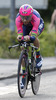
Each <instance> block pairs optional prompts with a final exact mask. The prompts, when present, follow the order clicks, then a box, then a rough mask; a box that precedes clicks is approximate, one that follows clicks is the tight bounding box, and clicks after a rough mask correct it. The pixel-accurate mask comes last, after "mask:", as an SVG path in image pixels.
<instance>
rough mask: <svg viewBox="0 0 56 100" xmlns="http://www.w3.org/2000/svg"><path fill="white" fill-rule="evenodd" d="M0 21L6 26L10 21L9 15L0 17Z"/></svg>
mask: <svg viewBox="0 0 56 100" xmlns="http://www.w3.org/2000/svg"><path fill="white" fill-rule="evenodd" d="M0 21H2V23H3V24H8V23H9V22H10V21H9V15H7V16H1V15H0Z"/></svg>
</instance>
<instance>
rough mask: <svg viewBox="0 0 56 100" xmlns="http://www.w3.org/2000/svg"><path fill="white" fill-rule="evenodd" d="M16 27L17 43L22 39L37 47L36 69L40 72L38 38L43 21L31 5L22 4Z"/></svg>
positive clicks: (40, 62)
mask: <svg viewBox="0 0 56 100" xmlns="http://www.w3.org/2000/svg"><path fill="white" fill-rule="evenodd" d="M16 27H17V31H18V36H17V40H18V41H21V39H20V38H23V37H24V39H25V41H31V42H33V44H34V46H36V47H38V50H37V51H36V68H37V69H38V70H40V68H41V66H42V59H41V55H40V43H39V40H38V36H39V35H40V34H41V33H42V31H43V29H44V21H43V19H42V18H41V16H40V14H39V12H38V11H36V10H35V9H33V8H32V6H31V5H29V4H24V5H22V6H21V7H20V9H19V13H18V14H17V16H16Z"/></svg>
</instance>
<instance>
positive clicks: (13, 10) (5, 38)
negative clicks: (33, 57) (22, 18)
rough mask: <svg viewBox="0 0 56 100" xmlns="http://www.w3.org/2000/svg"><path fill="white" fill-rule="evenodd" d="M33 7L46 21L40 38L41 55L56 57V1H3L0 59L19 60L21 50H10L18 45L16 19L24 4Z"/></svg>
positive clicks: (0, 17) (1, 2)
mask: <svg viewBox="0 0 56 100" xmlns="http://www.w3.org/2000/svg"><path fill="white" fill-rule="evenodd" d="M25 3H28V4H30V5H32V6H33V8H35V9H36V10H37V11H38V12H39V13H40V15H41V17H42V18H43V20H44V24H45V28H44V31H43V32H42V34H41V35H40V36H39V40H40V48H41V55H42V56H43V57H52V56H56V0H1V1H0V58H18V57H19V54H20V50H19V48H15V49H11V52H9V50H8V46H9V45H14V44H17V42H18V41H17V39H16V37H17V29H16V26H15V18H16V15H17V13H18V12H19V7H20V6H21V5H22V4H25Z"/></svg>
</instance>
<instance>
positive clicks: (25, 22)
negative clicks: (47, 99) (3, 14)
mask: <svg viewBox="0 0 56 100" xmlns="http://www.w3.org/2000/svg"><path fill="white" fill-rule="evenodd" d="M22 21H23V20H22ZM29 22H30V20H29V21H23V23H24V25H27V24H28V23H29Z"/></svg>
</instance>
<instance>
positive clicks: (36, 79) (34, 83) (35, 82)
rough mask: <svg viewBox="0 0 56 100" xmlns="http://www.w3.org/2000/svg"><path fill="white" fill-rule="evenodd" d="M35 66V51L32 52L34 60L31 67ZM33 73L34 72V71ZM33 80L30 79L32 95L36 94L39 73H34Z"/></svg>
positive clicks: (38, 84)
mask: <svg viewBox="0 0 56 100" xmlns="http://www.w3.org/2000/svg"><path fill="white" fill-rule="evenodd" d="M35 66H36V53H35V52H34V61H33V68H34V67H35ZM34 74H35V73H34ZM34 76H35V77H34V80H32V81H31V87H32V92H33V94H34V95H36V94H37V92H38V90H39V86H40V78H41V74H40V73H37V74H35V75H34Z"/></svg>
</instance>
